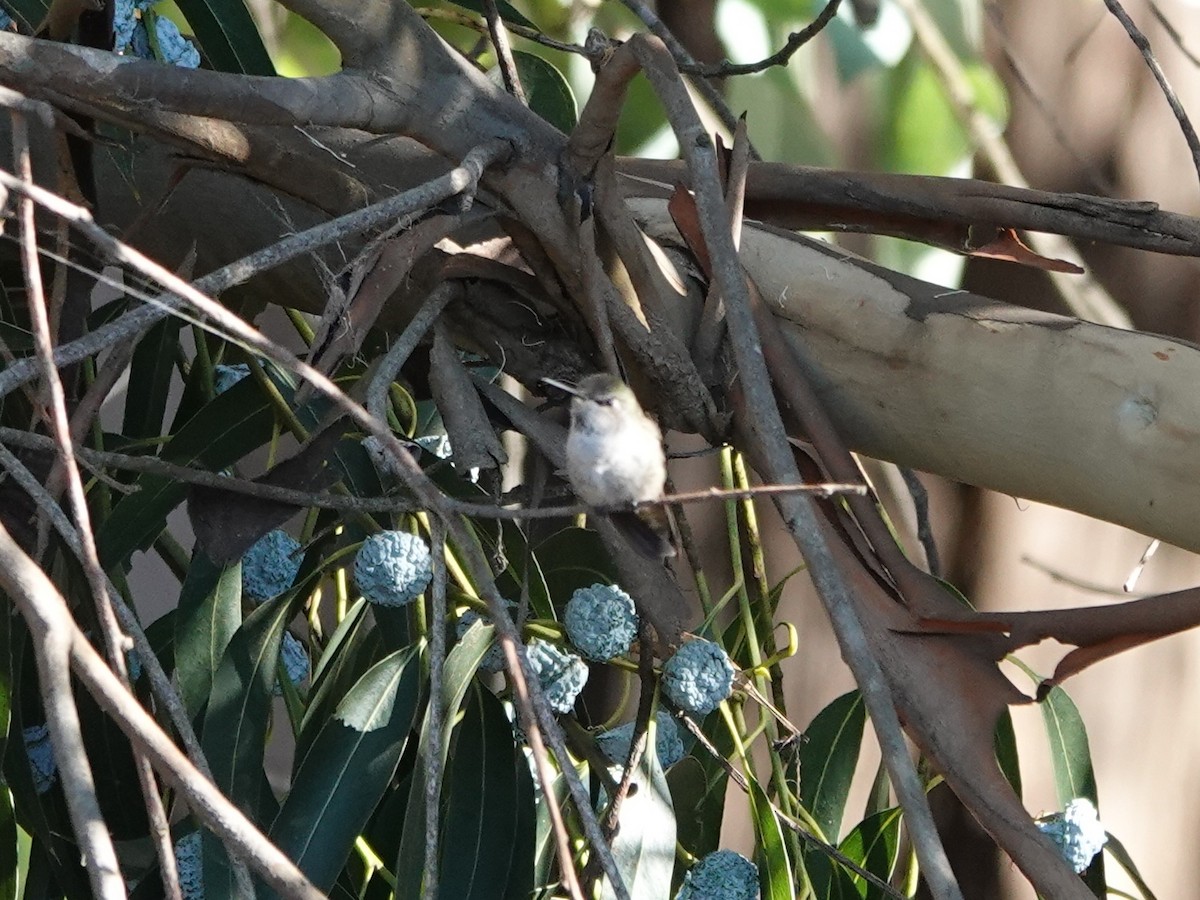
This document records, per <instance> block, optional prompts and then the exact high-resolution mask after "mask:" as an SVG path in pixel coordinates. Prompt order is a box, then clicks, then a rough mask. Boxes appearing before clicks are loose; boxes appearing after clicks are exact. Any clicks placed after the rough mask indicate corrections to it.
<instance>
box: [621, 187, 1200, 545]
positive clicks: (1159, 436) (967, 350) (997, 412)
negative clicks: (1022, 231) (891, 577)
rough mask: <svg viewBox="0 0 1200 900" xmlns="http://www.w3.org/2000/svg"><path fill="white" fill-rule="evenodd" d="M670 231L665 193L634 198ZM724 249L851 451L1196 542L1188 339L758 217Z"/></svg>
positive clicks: (656, 231) (1198, 353)
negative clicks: (775, 322) (930, 274)
mask: <svg viewBox="0 0 1200 900" xmlns="http://www.w3.org/2000/svg"><path fill="white" fill-rule="evenodd" d="M635 206H636V210H637V212H638V215H639V216H641V217H642V218H643V220H644V221H646V222H647V224H648V227H649V230H650V232H651V234H653V235H655V236H656V237H659V238H660V239H668V235H670V236H671V237H670V238H669V239H672V240H678V237H674V229H673V227H672V226H670V225H669V224H668V223H669V217H668V215H667V212H666V208H665V203H662V202H659V201H649V200H642V201H636V203H635ZM741 259H742V262H743V264H744V265H745V267H746V270H747V272H749V273H750V275H751V276H752V277H753V279H754V281H755V283H756V284H757V285H758V286H759V289H760V290H761V291H762V295H763V297H764V299H765V300H766V302H767V304H768V305H769V306H770V307H771V308H772V309H773V310H774V311H775V313H776V316H777V317H778V318H779V319H780V321H781V322H782V323H783V324H784V331H785V333H786V334H788V335H789V336H790V338H791V339H792V344H793V346H794V347H795V349H796V352H797V355H798V356H799V358H800V361H801V365H802V366H803V368H804V371H805V372H806V374H807V375H808V376H809V378H810V379H811V380H812V382H813V384H814V385H815V387H816V389H817V391H818V394H819V395H820V398H821V400H822V401H823V403H824V406H825V408H826V409H827V410H828V411H829V414H830V415H831V416H832V417H833V419H834V422H835V424H836V425H837V427H838V430H839V432H840V433H841V435H842V437H843V438H844V439H845V440H846V441H847V443H849V445H850V446H851V447H852V448H853V449H855V450H859V451H862V452H864V453H867V454H869V455H871V456H875V457H879V458H882V459H887V460H891V461H893V462H896V463H899V464H901V465H905V466H911V467H913V468H916V469H920V470H922V471H926V472H933V473H936V474H938V475H944V476H946V477H947V478H953V479H955V480H957V481H963V482H966V483H968V484H975V485H980V486H982V487H987V488H991V489H992V490H996V491H1000V492H1002V493H1007V494H1012V495H1013V496H1017V497H1023V498H1027V499H1030V500H1038V501H1041V502H1044V503H1050V504H1053V505H1055V506H1061V507H1064V508H1066V509H1073V510H1075V511H1077V512H1081V513H1084V514H1085V515H1089V516H1094V517H1095V518H1098V519H1104V520H1106V521H1109V522H1115V523H1117V524H1119V525H1124V526H1125V527H1127V528H1132V529H1133V530H1135V531H1138V532H1141V533H1143V534H1147V535H1150V536H1152V537H1157V538H1160V539H1162V540H1164V541H1167V542H1168V543H1171V544H1175V545H1176V546H1180V547H1184V548H1187V549H1189V550H1200V527H1197V524H1196V517H1195V510H1196V509H1197V508H1200V458H1198V457H1197V455H1196V452H1195V448H1196V446H1197V445H1198V441H1200V395H1197V393H1196V392H1195V391H1194V390H1193V389H1192V386H1193V385H1195V384H1197V383H1200V348H1198V347H1197V346H1195V345H1194V344H1191V343H1189V342H1187V341H1183V340H1179V339H1178V338H1170V337H1162V336H1160V335H1153V334H1146V333H1143V332H1134V331H1120V330H1117V329H1114V328H1106V327H1104V326H1102V325H1092V324H1089V323H1086V322H1081V321H1079V320H1078V319H1072V318H1068V317H1066V316H1059V315H1054V314H1052V313H1041V312H1035V311H1032V310H1026V309H1021V308H1019V307H1014V306H1009V305H1007V304H1003V303H997V302H996V301H993V300H989V299H987V298H986V297H981V296H978V295H976V294H970V293H968V292H966V291H948V290H946V289H944V288H940V287H936V286H934V285H930V284H927V283H925V282H922V281H918V280H916V279H914V278H909V277H907V276H905V275H901V274H899V273H897V272H893V271H890V270H888V269H884V268H882V267H880V266H876V265H874V264H873V263H871V262H868V261H867V260H864V259H861V258H859V257H857V256H854V255H852V254H849V253H847V252H846V251H844V250H841V249H838V248H836V247H832V246H830V245H828V244H824V243H821V242H819V241H814V240H810V239H808V238H805V237H801V236H798V235H794V234H791V233H788V232H783V231H779V230H777V229H770V228H766V227H763V226H758V227H747V228H746V229H745V230H744V232H743V237H742V248H741Z"/></svg>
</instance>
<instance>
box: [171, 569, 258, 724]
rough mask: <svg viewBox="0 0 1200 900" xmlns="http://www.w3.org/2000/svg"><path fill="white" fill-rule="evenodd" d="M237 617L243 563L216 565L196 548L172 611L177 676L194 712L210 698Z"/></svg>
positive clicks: (240, 605)
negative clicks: (215, 676) (177, 601)
mask: <svg viewBox="0 0 1200 900" xmlns="http://www.w3.org/2000/svg"><path fill="white" fill-rule="evenodd" d="M241 622H242V567H241V564H240V563H239V564H235V565H232V566H217V565H215V564H214V563H213V562H212V561H211V560H209V559H208V557H206V556H205V555H204V553H203V552H201V551H196V552H195V553H193V554H192V565H191V567H190V568H189V569H188V574H187V578H186V579H185V580H184V582H183V587H182V589H181V590H180V593H179V606H178V607H177V609H176V612H175V671H176V677H177V678H178V679H179V692H180V694H181V695H182V696H183V702H184V705H185V706H186V707H187V710H188V712H189V713H191V714H192V715H193V716H195V715H197V714H198V713H199V712H200V710H201V709H203V708H204V704H205V703H207V702H208V694H209V691H210V690H211V689H212V681H213V676H214V675H215V674H216V671H217V669H218V668H219V667H220V665H221V657H222V656H223V655H224V654H225V649H226V648H227V647H228V646H229V642H230V640H232V638H233V635H234V633H235V632H236V631H237V629H238V626H239V625H240V624H241Z"/></svg>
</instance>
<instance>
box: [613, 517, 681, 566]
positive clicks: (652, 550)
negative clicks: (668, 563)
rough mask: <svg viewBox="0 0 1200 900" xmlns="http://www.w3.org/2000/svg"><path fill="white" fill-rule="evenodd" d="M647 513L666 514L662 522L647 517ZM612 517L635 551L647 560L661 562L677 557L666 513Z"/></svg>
mask: <svg viewBox="0 0 1200 900" xmlns="http://www.w3.org/2000/svg"><path fill="white" fill-rule="evenodd" d="M647 512H652V513H664V514H663V516H662V518H661V520H660V519H658V518H657V517H655V518H653V519H652V518H651V517H649V516H647V515H646V513H647ZM610 517H611V519H612V522H613V524H614V525H616V526H617V529H618V530H619V531H620V532H621V534H623V535H624V536H625V537H626V538H628V540H629V543H631V544H632V545H633V546H634V549H636V550H637V551H638V552H639V553H641V554H642V555H643V556H645V557H646V558H647V559H655V560H659V561H661V560H664V559H670V558H672V557H674V556H675V544H674V543H673V542H672V541H671V527H670V523H669V522H668V521H667V518H666V515H665V511H663V510H661V509H655V510H649V509H647V510H641V511H639V512H615V513H611V514H610Z"/></svg>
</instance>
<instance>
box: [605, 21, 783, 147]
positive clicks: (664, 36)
mask: <svg viewBox="0 0 1200 900" xmlns="http://www.w3.org/2000/svg"><path fill="white" fill-rule="evenodd" d="M621 2H622V3H623V4H624V5H625V8H626V9H628V10H629V11H630V12H631V13H633V14H634V15H635V16H637V17H638V18H639V19H641V20H642V22H643V23H645V25H646V27H647V28H649V29H650V31H651V33H653V34H654V36H655V37H657V38H658V39H659V40H660V41H662V42H663V44H664V45H665V46H666V47H667V49H668V50H669V51H670V53H671V56H672V58H673V59H674V60H675V62H676V65H677V66H686V67H688V68H699V67H700V64H699V63H698V62H696V60H695V59H694V58H693V57H692V54H690V53H688V51H687V48H686V47H684V46H683V44H681V43H680V42H679V39H678V38H677V37H675V35H674V34H672V33H671V29H669V28H668V27H667V26H666V23H665V22H663V20H662V19H660V18H659V17H658V13H656V12H655V11H654V10H652V9H651V8H650V7H649V6H648V5H647V4H645V3H643V2H642V0H621ZM690 82H691V84H692V86H693V87H695V88H696V90H697V91H698V92H699V93H700V96H701V97H703V98H704V102H705V103H707V104H708V105H709V106H710V107H711V108H712V110H713V112H715V113H716V114H717V118H719V119H720V120H721V124H722V125H724V126H725V127H726V128H727V129H728V130H729V132H730V134H732V133H733V132H734V131H735V130H737V121H738V120H737V116H735V115H734V114H733V110H731V109H730V108H729V104H728V103H727V102H726V101H725V98H724V97H723V96H721V92H720V91H719V90H717V88H716V87H715V86H714V85H713V83H712V82H711V81H709V80H708V78H706V77H703V76H701V75H696V76H693V77H691V78H690ZM750 157H751V159H762V157H761V156H759V154H758V151H757V150H755V149H754V145H753V144H750Z"/></svg>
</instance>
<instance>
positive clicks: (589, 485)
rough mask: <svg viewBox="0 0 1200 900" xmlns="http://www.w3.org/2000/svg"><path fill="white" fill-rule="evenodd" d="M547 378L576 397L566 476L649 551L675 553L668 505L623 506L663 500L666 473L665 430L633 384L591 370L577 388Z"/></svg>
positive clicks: (659, 555) (577, 490)
mask: <svg viewBox="0 0 1200 900" xmlns="http://www.w3.org/2000/svg"><path fill="white" fill-rule="evenodd" d="M542 381H544V382H545V383H546V384H549V385H550V386H552V387H556V388H558V389H559V390H561V391H566V392H567V393H568V394H570V395H571V397H572V399H571V428H570V431H569V432H568V434H567V478H568V480H569V481H570V482H571V487H572V488H573V489H574V491H575V493H576V495H578V497H579V499H580V500H582V501H583V502H584V503H587V504H588V505H590V506H596V507H600V508H602V509H604V510H606V511H608V514H609V515H610V516H611V518H612V520H613V522H614V523H615V524H616V525H617V526H618V527H619V528H620V529H621V531H622V532H623V533H624V534H625V535H626V536H627V537H629V538H630V540H631V541H632V542H633V544H634V546H636V547H637V549H638V550H640V551H641V552H643V553H644V554H645V555H647V556H649V557H651V558H653V559H663V558H665V557H669V556H674V555H675V548H674V546H673V545H672V543H671V537H670V535H671V529H670V523H669V519H668V518H667V511H666V509H665V508H664V507H662V506H647V507H642V508H640V509H637V510H621V509H619V507H623V506H633V505H634V504H637V503H643V502H645V501H647V500H659V499H661V498H662V495H663V485H664V483H665V482H666V478H667V464H666V455H665V454H664V453H663V445H662V433H661V432H660V431H659V430H658V425H656V424H655V422H654V420H653V419H651V418H650V417H649V416H648V415H646V413H645V411H643V410H642V407H641V405H640V404H639V403H638V401H637V397H635V396H634V394H633V391H632V389H630V387H629V385H627V384H625V382H623V381H621V379H619V378H617V377H616V376H614V375H609V374H607V373H604V372H601V373H598V374H595V375H588V376H587V377H585V378H583V379H582V380H581V381H580V382H579V384H577V385H575V386H574V387H572V386H571V385H568V384H564V383H563V382H561V381H556V380H554V379H552V378H543V379H542Z"/></svg>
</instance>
